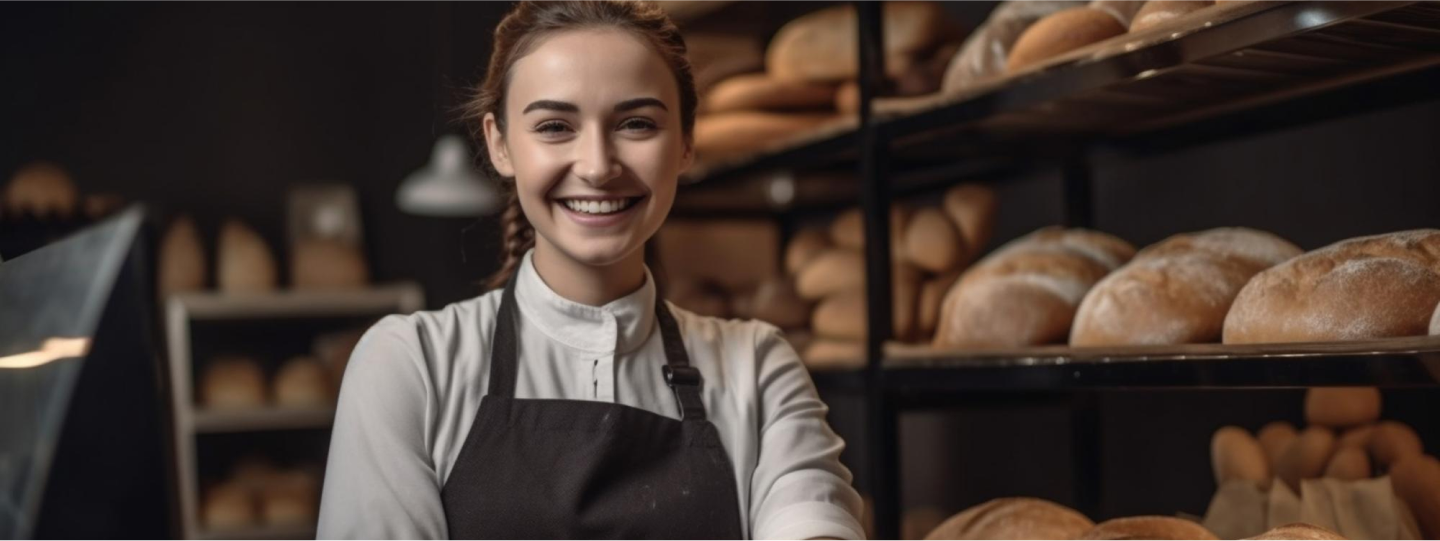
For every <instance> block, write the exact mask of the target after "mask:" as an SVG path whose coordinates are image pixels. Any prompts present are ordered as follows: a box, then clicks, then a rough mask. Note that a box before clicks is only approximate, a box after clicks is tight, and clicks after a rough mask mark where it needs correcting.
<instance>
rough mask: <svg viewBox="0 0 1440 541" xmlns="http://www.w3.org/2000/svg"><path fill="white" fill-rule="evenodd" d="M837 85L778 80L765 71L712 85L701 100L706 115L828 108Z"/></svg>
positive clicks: (735, 77) (831, 104)
mask: <svg viewBox="0 0 1440 541" xmlns="http://www.w3.org/2000/svg"><path fill="white" fill-rule="evenodd" d="M834 103H835V85H831V84H813V83H805V82H795V81H778V80H776V79H775V78H773V77H770V76H769V75H767V74H764V73H746V74H743V75H736V76H734V77H730V78H728V79H725V80H723V81H720V82H719V83H716V84H715V86H713V87H711V88H710V90H709V91H707V92H706V93H705V97H704V98H703V99H702V100H701V107H703V108H704V112H705V114H714V113H725V112H730V111H797V110H800V111H803V110H817V109H818V110H828V109H830V108H831V107H832V106H833V104H834Z"/></svg>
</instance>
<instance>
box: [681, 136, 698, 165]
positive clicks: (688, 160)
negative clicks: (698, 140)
mask: <svg viewBox="0 0 1440 541" xmlns="http://www.w3.org/2000/svg"><path fill="white" fill-rule="evenodd" d="M684 144H685V153H684V154H681V155H680V172H681V173H684V172H686V171H689V170H690V166H692V165H695V138H694V137H686V138H685V141H684Z"/></svg>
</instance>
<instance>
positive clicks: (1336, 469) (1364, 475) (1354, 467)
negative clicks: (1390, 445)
mask: <svg viewBox="0 0 1440 541" xmlns="http://www.w3.org/2000/svg"><path fill="white" fill-rule="evenodd" d="M1325 477H1328V478H1331V479H1340V480H1342V481H1359V480H1361V479H1368V478H1369V477H1370V457H1368V456H1366V455H1365V450H1364V449H1361V448H1358V447H1341V448H1340V450H1338V451H1335V456H1332V457H1330V463H1329V464H1327V465H1325Z"/></svg>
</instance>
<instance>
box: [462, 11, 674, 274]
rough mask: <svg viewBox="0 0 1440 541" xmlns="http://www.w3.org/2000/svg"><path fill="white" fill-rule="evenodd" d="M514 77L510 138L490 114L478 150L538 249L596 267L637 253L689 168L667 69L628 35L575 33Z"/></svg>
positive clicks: (528, 58) (540, 52) (521, 63)
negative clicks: (512, 195)
mask: <svg viewBox="0 0 1440 541" xmlns="http://www.w3.org/2000/svg"><path fill="white" fill-rule="evenodd" d="M510 77H511V79H510V86H509V89H508V91H507V94H506V98H505V105H504V106H505V118H506V121H507V122H506V127H505V132H504V133H500V131H499V126H498V125H497V123H496V121H495V119H494V117H493V115H487V116H486V118H485V119H484V127H485V142H486V145H487V146H488V148H489V150H490V156H491V159H492V161H493V162H494V164H495V168H496V170H497V171H499V172H500V174H502V175H505V176H512V177H514V178H515V184H516V191H517V192H518V194H519V198H520V206H521V208H522V209H523V210H524V211H525V217H526V218H528V219H529V221H530V223H531V225H533V226H534V227H535V232H536V233H537V235H536V243H537V245H539V244H540V243H548V244H550V245H551V247H553V248H556V249H558V250H557V251H558V252H560V253H562V254H564V255H566V256H568V257H569V258H570V259H572V260H575V261H577V262H580V263H583V264H587V265H592V266H602V265H610V264H613V263H616V262H618V261H620V260H622V259H624V258H625V257H627V256H630V255H632V254H636V251H637V250H638V249H640V248H642V247H643V246H644V244H645V241H646V240H647V239H649V238H650V236H651V235H653V234H655V231H656V230H658V229H659V228H660V224H661V223H663V222H664V221H665V216H666V215H667V214H669V212H670V207H671V205H672V204H673V203H674V201H675V188H676V183H677V179H678V178H679V175H680V174H681V173H682V172H683V171H684V170H685V169H686V168H688V167H689V166H690V163H691V162H692V158H693V155H692V153H691V149H690V146H689V144H688V143H687V142H686V141H685V139H684V137H683V133H682V131H681V126H680V96H679V89H678V86H677V85H676V83H675V77H674V75H673V74H671V72H670V69H669V68H668V67H667V66H666V64H665V61H664V60H663V59H661V57H660V55H659V54H658V53H656V52H655V51H653V50H652V49H651V48H650V47H648V46H647V45H646V44H645V43H644V42H642V41H641V40H640V39H638V38H636V37H634V36H632V35H630V34H628V33H625V32H622V31H618V30H583V31H582V30H577V31H568V32H564V33H560V34H556V35H554V36H549V37H546V38H543V39H542V42H541V43H540V44H539V45H538V46H537V47H535V48H534V50H532V51H531V52H530V53H529V54H527V55H525V56H524V57H522V58H520V59H519V60H518V61H516V63H515V65H514V66H513V67H512V69H511V74H510ZM636 255H638V254H636Z"/></svg>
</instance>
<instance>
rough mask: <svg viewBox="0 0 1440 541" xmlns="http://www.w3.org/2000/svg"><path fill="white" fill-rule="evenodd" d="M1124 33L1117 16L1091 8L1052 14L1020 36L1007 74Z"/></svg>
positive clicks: (1008, 63)
mask: <svg viewBox="0 0 1440 541" xmlns="http://www.w3.org/2000/svg"><path fill="white" fill-rule="evenodd" d="M1124 33H1125V27H1123V26H1120V21H1119V20H1117V19H1116V18H1115V16H1114V15H1111V14H1110V13H1108V12H1106V11H1101V10H1098V9H1094V8H1089V7H1078V8H1070V9H1067V10H1064V11H1061V12H1058V13H1054V14H1051V15H1049V16H1047V17H1045V18H1043V19H1040V20H1039V21H1036V22H1035V24H1033V25H1031V26H1030V28H1027V29H1025V33H1023V34H1020V39H1018V40H1016V41H1015V47H1014V48H1012V49H1011V50H1010V56H1009V58H1008V59H1007V60H1006V62H1005V71H1006V73H1014V72H1016V71H1019V70H1021V69H1023V68H1025V67H1027V66H1031V65H1033V64H1038V63H1040V62H1041V61H1043V60H1046V59H1049V58H1052V57H1055V56H1059V55H1061V54H1064V53H1067V52H1070V51H1073V50H1075V49H1079V48H1081V47H1084V46H1086V45H1089V44H1091V43H1096V42H1100V41H1104V40H1106V39H1109V38H1112V37H1115V36H1118V35H1120V34H1124Z"/></svg>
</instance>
